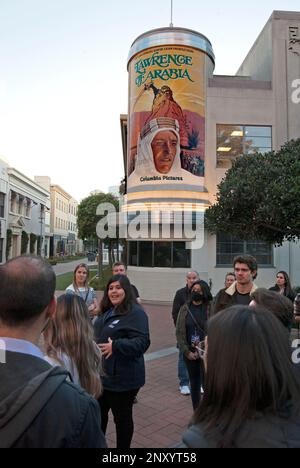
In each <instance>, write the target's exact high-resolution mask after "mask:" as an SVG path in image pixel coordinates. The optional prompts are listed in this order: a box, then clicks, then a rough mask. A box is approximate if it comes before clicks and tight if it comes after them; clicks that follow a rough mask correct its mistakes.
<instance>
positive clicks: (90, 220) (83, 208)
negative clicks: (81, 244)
mask: <svg viewBox="0 0 300 468" xmlns="http://www.w3.org/2000/svg"><path fill="white" fill-rule="evenodd" d="M101 203H111V204H112V205H114V206H115V207H116V209H118V207H119V202H118V200H117V199H116V198H115V197H114V196H113V195H111V194H110V193H108V194H105V193H98V194H96V195H90V196H89V197H87V198H84V199H83V200H82V201H81V203H80V204H79V206H78V215H77V224H78V237H79V238H80V239H90V240H98V237H97V233H96V227H97V223H98V221H100V219H101V218H103V216H98V215H97V214H96V211H97V207H98V205H100V204H101Z"/></svg>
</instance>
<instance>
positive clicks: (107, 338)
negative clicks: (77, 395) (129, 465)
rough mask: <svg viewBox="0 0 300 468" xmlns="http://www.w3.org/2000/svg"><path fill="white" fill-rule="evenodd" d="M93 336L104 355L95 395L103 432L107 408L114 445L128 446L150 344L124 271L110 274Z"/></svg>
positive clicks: (141, 311) (142, 313)
mask: <svg viewBox="0 0 300 468" xmlns="http://www.w3.org/2000/svg"><path fill="white" fill-rule="evenodd" d="M100 307H101V313H100V315H99V316H98V318H97V320H96V322H95V324H94V330H95V339H96V343H98V346H99V348H100V349H101V351H102V355H103V356H104V358H105V359H104V364H103V366H104V376H103V379H102V382H103V388H104V391H103V394H102V395H101V397H100V399H99V404H100V409H101V419H102V431H103V433H104V434H105V432H106V428H107V422H108V413H109V411H110V410H111V411H112V413H113V416H114V422H115V425H116V432H117V448H122V449H127V448H130V444H131V440H132V436H133V431H134V424H133V419H132V407H133V403H134V399H135V397H136V395H137V393H138V391H139V389H140V388H141V387H142V386H143V385H144V384H145V363H144V353H145V352H146V351H147V349H148V348H149V346H150V338H149V326H148V318H147V315H146V314H145V312H144V310H143V309H142V307H141V306H139V305H138V304H137V303H136V302H135V301H134V299H133V296H132V290H131V284H130V281H129V279H128V278H127V277H126V276H124V275H115V276H113V277H112V278H111V279H110V280H109V282H108V284H107V286H106V289H105V292H104V297H103V299H102V302H101V306H100Z"/></svg>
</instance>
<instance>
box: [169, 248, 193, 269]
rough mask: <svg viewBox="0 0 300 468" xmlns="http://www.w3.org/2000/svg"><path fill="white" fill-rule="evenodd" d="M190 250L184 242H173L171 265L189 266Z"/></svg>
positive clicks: (175, 266)
mask: <svg viewBox="0 0 300 468" xmlns="http://www.w3.org/2000/svg"><path fill="white" fill-rule="evenodd" d="M190 266H191V251H190V249H187V248H186V245H185V242H173V267H174V268H190Z"/></svg>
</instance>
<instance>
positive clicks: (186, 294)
mask: <svg viewBox="0 0 300 468" xmlns="http://www.w3.org/2000/svg"><path fill="white" fill-rule="evenodd" d="M189 298H190V290H189V288H188V287H187V286H186V287H185V288H182V289H178V291H176V294H175V297H174V301H173V307H172V317H173V322H174V325H175V326H176V322H177V317H178V314H179V311H180V309H181V307H182V306H183V305H184V304H185V303H186V302H187V301H188V299H189Z"/></svg>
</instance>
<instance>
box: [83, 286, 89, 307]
mask: <svg viewBox="0 0 300 468" xmlns="http://www.w3.org/2000/svg"><path fill="white" fill-rule="evenodd" d="M89 293H90V288H88V290H87V293H86V296H85V299H84V302H85V303H86V301H87V298H88V297H89Z"/></svg>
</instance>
